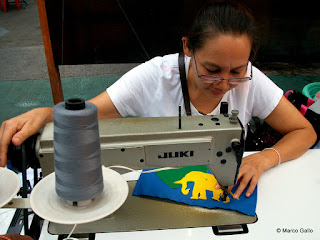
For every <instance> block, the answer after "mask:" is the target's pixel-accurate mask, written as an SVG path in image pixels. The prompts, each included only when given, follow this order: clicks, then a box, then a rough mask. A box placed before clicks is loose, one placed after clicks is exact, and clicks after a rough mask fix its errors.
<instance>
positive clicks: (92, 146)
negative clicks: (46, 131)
mask: <svg viewBox="0 0 320 240" xmlns="http://www.w3.org/2000/svg"><path fill="white" fill-rule="evenodd" d="M53 118H54V141H53V145H54V160H55V174H56V192H57V194H58V196H60V197H61V198H63V199H65V200H67V201H68V202H69V203H70V202H71V203H73V205H77V206H79V205H78V202H82V203H86V204H87V203H88V202H91V200H92V199H93V198H95V197H97V196H98V195H99V194H100V193H101V192H102V191H103V187H104V186H103V176H102V168H101V150H100V138H99V126H98V114H97V107H96V106H95V105H94V104H92V103H89V102H85V101H84V100H82V99H70V100H67V101H66V102H61V103H58V104H57V105H55V106H54V108H53Z"/></svg>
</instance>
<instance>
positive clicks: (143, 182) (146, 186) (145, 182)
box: [133, 170, 257, 216]
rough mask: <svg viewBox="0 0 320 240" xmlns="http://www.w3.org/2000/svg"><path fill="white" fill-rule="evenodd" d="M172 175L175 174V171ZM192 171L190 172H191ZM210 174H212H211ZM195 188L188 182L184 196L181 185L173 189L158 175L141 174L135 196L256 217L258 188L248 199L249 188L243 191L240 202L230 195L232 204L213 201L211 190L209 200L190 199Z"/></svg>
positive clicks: (207, 194)
mask: <svg viewBox="0 0 320 240" xmlns="http://www.w3.org/2000/svg"><path fill="white" fill-rule="evenodd" d="M168 171H172V174H175V172H174V171H173V170H168ZM191 171H192V170H190V172H191ZM209 173H210V172H209ZM193 187H194V182H188V183H187V188H189V189H190V191H189V193H188V194H187V195H184V194H182V191H181V190H182V189H181V188H182V186H181V184H180V185H178V187H175V188H172V187H170V186H169V185H168V184H166V183H165V181H163V180H161V179H160V178H159V176H158V175H157V174H156V173H154V172H153V173H145V174H141V176H140V178H139V180H138V182H137V184H136V187H135V189H134V192H133V195H134V196H139V195H143V196H152V197H158V198H164V199H170V200H173V201H176V202H179V203H185V204H188V205H193V206H200V207H206V208H210V209H212V208H222V209H231V210H236V211H239V212H241V213H244V214H246V215H250V216H255V211H256V203H257V188H256V189H255V190H254V192H253V194H252V195H251V196H250V197H246V196H245V193H246V191H247V188H246V189H245V190H244V191H243V193H242V195H241V196H240V197H239V200H237V199H233V197H232V196H231V194H229V195H228V196H229V199H230V202H228V203H224V202H222V201H221V199H220V201H216V200H214V199H212V196H213V192H212V191H210V190H207V191H206V196H207V199H206V200H204V199H190V198H191V196H192V189H193ZM237 188H238V185H236V186H235V187H234V188H233V189H232V192H233V193H234V192H235V191H236V189H237Z"/></svg>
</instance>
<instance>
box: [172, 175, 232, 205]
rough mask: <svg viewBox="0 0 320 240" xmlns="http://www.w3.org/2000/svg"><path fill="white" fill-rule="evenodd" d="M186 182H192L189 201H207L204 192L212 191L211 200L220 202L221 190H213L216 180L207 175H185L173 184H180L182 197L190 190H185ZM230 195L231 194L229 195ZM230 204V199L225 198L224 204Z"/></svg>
mask: <svg viewBox="0 0 320 240" xmlns="http://www.w3.org/2000/svg"><path fill="white" fill-rule="evenodd" d="M188 182H194V187H193V191H192V196H191V198H190V199H204V200H207V193H206V191H212V193H213V197H212V199H214V200H216V201H220V194H223V191H222V190H221V189H215V185H216V183H217V180H216V178H215V177H214V176H213V175H212V174H209V173H204V172H198V171H192V172H189V173H187V174H186V175H185V176H184V177H183V178H182V179H181V180H179V181H176V182H174V183H175V184H181V185H182V187H181V192H182V193H183V194H184V195H188V194H189V191H190V188H187V184H188ZM231 194H232V193H231ZM228 202H230V198H229V197H227V199H226V201H224V203H228Z"/></svg>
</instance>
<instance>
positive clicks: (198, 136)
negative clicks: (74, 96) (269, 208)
mask: <svg viewBox="0 0 320 240" xmlns="http://www.w3.org/2000/svg"><path fill="white" fill-rule="evenodd" d="M237 116H238V112H237V111H232V114H231V115H230V114H227V113H224V114H220V115H216V116H192V117H181V116H180V117H158V118H122V119H105V120H100V121H99V131H100V143H101V158H102V159H101V160H102V165H104V166H111V165H123V166H126V167H131V168H134V169H146V168H158V167H182V166H190V165H206V166H208V168H209V169H210V170H211V172H213V174H214V175H215V177H216V179H217V181H218V182H219V184H220V185H221V186H222V188H223V190H224V191H223V194H222V195H221V196H220V198H221V200H224V199H225V198H226V196H227V194H228V193H227V187H228V186H231V185H234V184H235V183H236V181H237V176H238V173H239V169H240V166H241V161H242V155H243V147H244V140H243V135H244V130H243V126H242V125H241V123H240V122H239V120H238V117H237ZM53 127H54V126H53V123H49V124H47V126H46V127H45V128H44V130H43V132H42V134H41V135H39V136H38V137H37V138H34V140H33V141H31V144H33V145H34V147H35V152H36V154H37V156H38V159H39V160H40V165H41V168H42V173H43V176H44V177H46V176H48V175H49V174H50V173H52V172H54V149H53ZM28 148H29V147H28ZM27 152H28V151H27ZM42 181H43V180H42ZM128 184H129V189H130V193H129V196H128V198H127V200H126V201H125V203H124V205H123V206H122V207H121V208H120V209H119V210H118V211H117V212H116V213H114V216H112V217H106V218H104V219H102V220H99V221H95V222H93V223H88V225H85V226H84V228H81V227H77V231H78V233H84V232H87V231H88V226H89V228H90V229H91V230H90V232H110V231H130V230H150V229H166V228H183V227H199V226H224V225H234V224H246V223H253V222H255V221H256V220H257V218H256V217H250V216H246V215H243V214H240V213H237V212H233V211H224V210H208V209H204V210H203V211H201V212H199V211H198V209H197V208H195V207H191V206H185V205H181V204H175V203H170V202H168V201H158V202H155V201H154V200H150V199H148V198H138V197H132V196H131V195H132V194H131V192H132V190H133V188H134V186H135V183H134V182H129V183H128ZM163 209H166V210H167V211H163ZM172 211H175V212H176V214H175V219H176V221H175V222H174V223H173V222H170V221H168V218H170V213H172ZM160 212H161V213H160ZM186 212H187V213H188V214H191V215H192V214H195V216H198V218H196V219H197V220H196V221H192V222H191V223H190V222H188V223H186V222H184V221H181V219H186V216H185V214H186ZM219 212H220V214H219ZM179 213H180V214H179ZM217 213H218V214H217ZM148 214H149V215H150V214H151V215H154V214H157V215H161V216H160V217H159V218H158V220H153V221H151V222H150V221H149V219H148V217H146V215H148ZM168 214H169V215H168ZM128 216H132V217H131V218H130V217H128ZM213 216H214V217H213ZM166 219H167V220H166ZM179 219H180V220H179ZM119 221H121V222H122V224H121V226H120V225H119V224H118V222H119ZM142 226H143V227H142ZM101 227H102V228H103V229H101ZM68 231H70V225H69V226H68V225H61V224H55V223H52V224H51V225H50V226H49V232H52V233H53V234H63V233H67V232H68Z"/></svg>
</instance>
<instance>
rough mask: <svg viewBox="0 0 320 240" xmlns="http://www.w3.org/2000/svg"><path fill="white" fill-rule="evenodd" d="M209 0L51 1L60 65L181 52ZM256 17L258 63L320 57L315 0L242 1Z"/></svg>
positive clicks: (142, 58)
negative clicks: (183, 40) (184, 39)
mask: <svg viewBox="0 0 320 240" xmlns="http://www.w3.org/2000/svg"><path fill="white" fill-rule="evenodd" d="M203 2H204V0H198V1H194V0H174V1H173V0H161V1H150V0H139V1H132V0H108V1H102V0H68V1H64V0H58V1H57V0H56V1H50V0H46V7H47V12H48V19H49V26H50V32H51V40H52V43H53V48H54V49H53V50H54V55H55V60H56V62H57V63H58V64H67V65H68V64H90V63H128V62H144V61H146V60H148V58H152V57H154V56H157V55H165V54H168V53H173V52H178V51H179V50H180V49H181V37H182V36H183V33H184V32H185V29H186V28H187V27H188V26H189V25H190V23H191V22H192V20H193V17H194V15H195V14H196V12H197V11H198V9H199V8H200V7H201V6H202V4H203ZM241 2H243V4H244V5H246V6H247V7H248V8H250V9H251V10H252V12H253V15H254V16H255V18H256V20H257V25H258V28H259V35H260V38H261V48H260V51H259V54H258V56H257V58H256V60H257V62H275V61H277V62H300V63H304V64H306V63H307V62H310V61H315V60H318V57H319V56H320V27H319V26H320V14H319V11H318V6H317V5H316V4H317V2H316V1H303V2H301V1H300V2H294V1H287V0H282V1H279V0H242V1H241Z"/></svg>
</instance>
